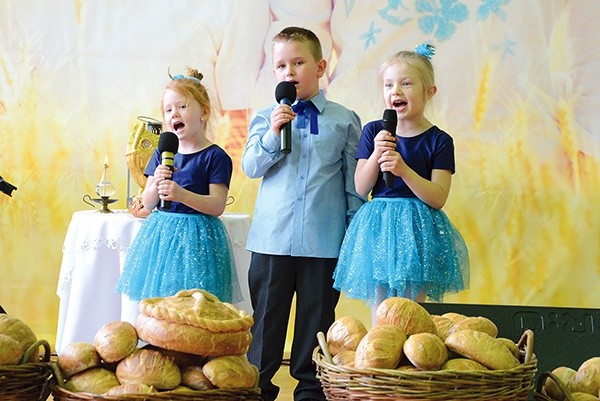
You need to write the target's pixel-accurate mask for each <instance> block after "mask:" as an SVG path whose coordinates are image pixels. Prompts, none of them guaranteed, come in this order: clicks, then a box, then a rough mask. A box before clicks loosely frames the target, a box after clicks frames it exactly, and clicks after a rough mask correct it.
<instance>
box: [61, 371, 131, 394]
mask: <svg viewBox="0 0 600 401" xmlns="http://www.w3.org/2000/svg"><path fill="white" fill-rule="evenodd" d="M120 384H121V383H119V380H118V379H117V376H115V374H114V373H113V372H111V371H110V370H108V369H105V368H91V369H87V370H84V371H83V372H79V373H77V374H75V375H73V376H71V378H70V379H69V380H67V381H66V382H65V388H66V389H67V390H69V391H73V392H75V393H79V392H83V393H92V394H104V393H106V392H107V391H109V390H110V389H111V388H113V387H117V386H118V385H120Z"/></svg>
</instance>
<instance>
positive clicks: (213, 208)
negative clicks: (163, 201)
mask: <svg viewBox="0 0 600 401" xmlns="http://www.w3.org/2000/svg"><path fill="white" fill-rule="evenodd" d="M208 192H209V194H208V195H200V194H197V193H194V192H191V191H188V190H187V189H184V188H182V187H180V186H179V185H177V184H175V186H174V187H173V192H172V200H173V201H176V202H181V203H183V204H185V205H187V206H189V207H191V208H192V209H195V210H197V211H199V212H201V213H204V214H209V215H212V216H220V215H222V214H223V212H224V211H225V206H226V203H227V194H228V193H229V188H228V187H227V185H225V184H209V185H208Z"/></svg>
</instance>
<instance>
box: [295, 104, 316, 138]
mask: <svg viewBox="0 0 600 401" xmlns="http://www.w3.org/2000/svg"><path fill="white" fill-rule="evenodd" d="M292 110H294V113H296V114H297V116H296V127H297V128H306V119H307V117H310V133H311V134H313V135H318V134H319V123H318V121H317V116H318V115H319V109H317V106H315V105H314V103H313V102H311V101H310V100H309V101H304V100H300V101H298V103H296V104H295V105H293V106H292Z"/></svg>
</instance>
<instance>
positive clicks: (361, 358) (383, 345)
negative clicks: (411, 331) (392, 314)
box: [354, 325, 406, 369]
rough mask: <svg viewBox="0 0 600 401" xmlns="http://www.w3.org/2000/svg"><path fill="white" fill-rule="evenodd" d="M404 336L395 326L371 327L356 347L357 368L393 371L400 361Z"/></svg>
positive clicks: (355, 359)
mask: <svg viewBox="0 0 600 401" xmlns="http://www.w3.org/2000/svg"><path fill="white" fill-rule="evenodd" d="M405 341H406V335H405V334H404V331H402V329H401V328H399V327H397V326H390V325H387V326H380V325H377V326H373V327H371V329H370V330H369V331H368V332H367V334H366V335H365V336H364V337H363V338H362V340H360V343H359V344H358V347H356V354H355V358H354V366H355V367H357V368H381V369H394V368H395V367H396V366H398V363H399V362H400V359H402V346H403V345H404V342H405Z"/></svg>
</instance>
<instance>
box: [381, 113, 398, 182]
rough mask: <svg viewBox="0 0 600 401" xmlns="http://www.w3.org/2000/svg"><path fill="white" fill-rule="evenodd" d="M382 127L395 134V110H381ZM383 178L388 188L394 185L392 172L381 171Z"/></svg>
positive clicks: (396, 117)
mask: <svg viewBox="0 0 600 401" xmlns="http://www.w3.org/2000/svg"><path fill="white" fill-rule="evenodd" d="M382 121H383V129H384V130H386V131H389V132H390V133H391V134H392V135H396V125H397V123H398V116H397V115H396V110H394V109H385V110H384V111H383V119H382ZM383 180H384V181H385V185H387V187H388V188H393V187H394V174H392V173H391V172H389V171H384V172H383Z"/></svg>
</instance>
